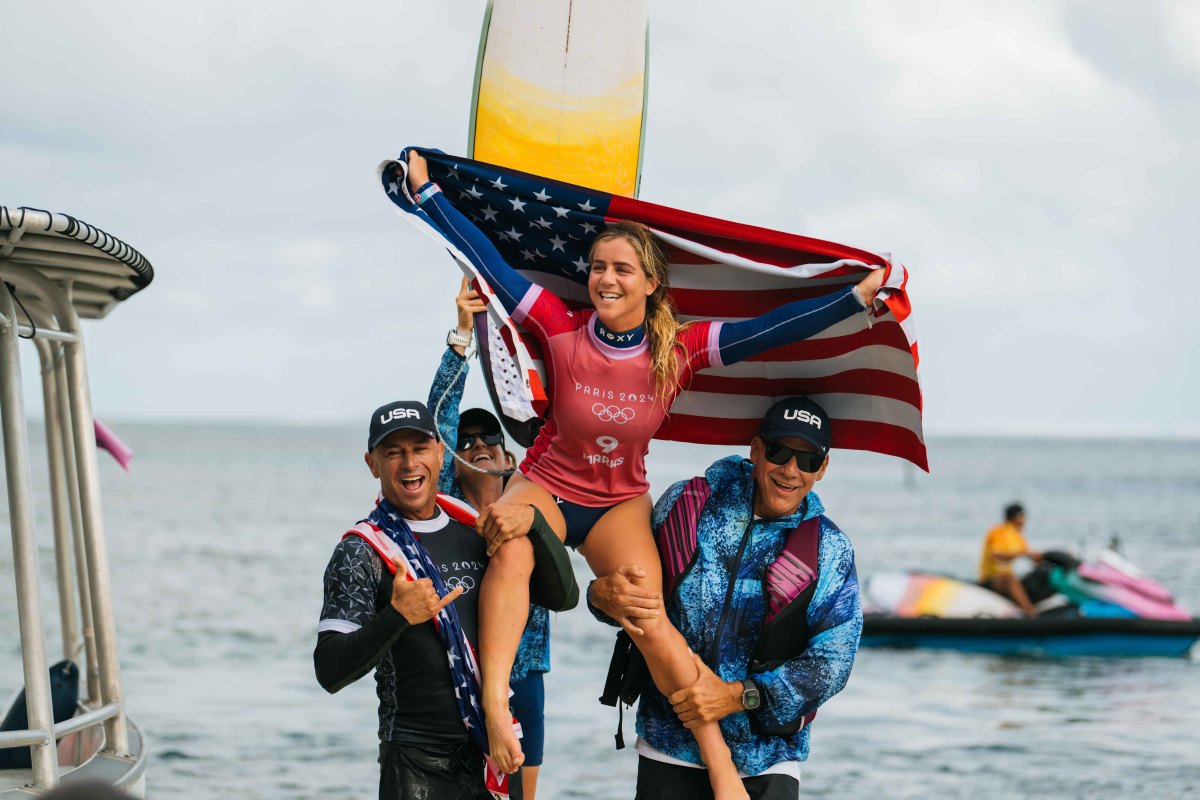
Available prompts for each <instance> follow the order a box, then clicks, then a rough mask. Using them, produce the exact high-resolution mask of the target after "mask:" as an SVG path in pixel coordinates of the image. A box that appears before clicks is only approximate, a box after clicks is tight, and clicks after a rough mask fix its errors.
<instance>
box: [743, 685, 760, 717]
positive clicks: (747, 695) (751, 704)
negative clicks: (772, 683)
mask: <svg viewBox="0 0 1200 800" xmlns="http://www.w3.org/2000/svg"><path fill="white" fill-rule="evenodd" d="M761 705H762V695H760V694H759V693H758V686H757V685H755V683H754V681H752V680H750V679H749V678H746V679H745V680H743V681H742V708H744V709H746V710H747V711H753V710H754V709H756V708H758V707H759V706H761Z"/></svg>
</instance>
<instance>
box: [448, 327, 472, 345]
mask: <svg viewBox="0 0 1200 800" xmlns="http://www.w3.org/2000/svg"><path fill="white" fill-rule="evenodd" d="M446 346H447V347H454V346H458V347H470V346H471V331H467V332H466V333H463V332H462V331H460V330H459V329H458V328H451V329H450V332H449V333H447V334H446Z"/></svg>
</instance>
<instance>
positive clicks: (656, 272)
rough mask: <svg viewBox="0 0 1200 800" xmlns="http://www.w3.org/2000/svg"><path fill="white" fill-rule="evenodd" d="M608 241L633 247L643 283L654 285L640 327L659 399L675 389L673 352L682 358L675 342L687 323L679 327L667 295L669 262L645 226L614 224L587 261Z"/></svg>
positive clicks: (676, 362)
mask: <svg viewBox="0 0 1200 800" xmlns="http://www.w3.org/2000/svg"><path fill="white" fill-rule="evenodd" d="M612 239H624V240H625V241H627V242H629V244H630V246H631V247H633V251H634V253H636V254H637V257H638V261H640V262H641V265H642V272H643V273H644V274H645V275H646V278H647V280H651V281H657V282H658V285H657V287H656V288H655V289H654V292H653V293H652V294H651V295H650V296H649V297H647V298H646V321H645V322H644V323H643V326H644V328H645V331H646V343H647V345H648V346H649V348H650V371H651V373H653V375H654V389H655V394H657V395H658V396H659V397H661V398H663V402H666V397H667V395H669V394H670V393H671V392H672V391H673V390H674V388H675V384H676V383H677V382H678V380H679V358H678V357H677V356H676V350H678V352H679V353H681V354H686V351H685V350H684V347H683V344H682V343H680V342H679V339H678V336H679V333H680V331H682V330H684V329H686V328H687V327H688V326H689V325H690V324H691V323H690V322H685V323H681V322H680V321H679V317H678V315H677V314H676V312H675V304H674V303H673V302H672V301H671V298H670V297H669V296H668V295H667V293H668V292H669V291H670V290H671V279H670V275H669V274H668V272H667V267H668V265H669V263H670V262H669V261H668V259H667V250H666V248H665V247H663V246H662V244H661V243H660V242H659V241H658V239H656V238H654V234H652V233H651V232H650V229H649V228H647V227H646V226H645V225H639V224H638V223H636V222H627V221H621V222H615V223H613V224H612V225H609V226H608V227H607V228H605V229H604V231H603V232H602V233H601V234H600V235H599V236H597V237H596V239H595V241H593V242H592V246H591V248H590V249H589V250H588V260H589V261H590V260H591V258H592V256H593V255H594V254H595V252H596V247H597V245H599V244H600V243H601V242H607V241H610V240H612Z"/></svg>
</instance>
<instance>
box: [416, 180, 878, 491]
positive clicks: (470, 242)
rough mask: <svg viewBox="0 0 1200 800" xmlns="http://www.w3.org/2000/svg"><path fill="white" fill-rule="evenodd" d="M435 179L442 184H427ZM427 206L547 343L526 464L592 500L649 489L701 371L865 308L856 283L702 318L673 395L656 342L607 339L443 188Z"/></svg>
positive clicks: (686, 335) (537, 476) (691, 333)
mask: <svg viewBox="0 0 1200 800" xmlns="http://www.w3.org/2000/svg"><path fill="white" fill-rule="evenodd" d="M430 186H436V185H435V184H426V185H425V186H423V187H421V191H422V192H424V191H425V189H426V188H427V187H430ZM421 207H422V209H424V210H425V211H426V212H427V213H428V214H429V215H430V217H432V218H434V219H435V220H436V221H437V222H438V223H439V227H440V228H441V230H442V231H443V233H444V234H445V236H446V238H447V239H449V240H450V241H451V242H453V243H454V245H455V246H456V247H457V248H458V249H459V251H460V252H462V253H463V255H465V256H466V257H467V258H468V259H469V260H470V261H471V263H472V264H473V265H474V266H475V268H476V269H478V270H479V272H480V273H481V274H482V275H483V276H484V278H485V279H486V280H487V282H488V285H489V286H490V287H491V289H492V291H493V292H494V293H495V295H496V297H497V299H499V300H500V302H501V303H502V304H503V305H504V307H505V309H506V310H507V311H508V313H509V314H510V315H511V316H512V318H513V320H514V321H515V322H517V323H518V324H520V325H523V326H524V327H525V328H526V329H527V330H529V331H531V332H532V333H533V334H534V335H535V336H537V337H538V339H540V340H541V342H542V347H543V350H544V355H545V363H546V371H547V375H548V378H549V384H550V395H551V396H550V406H549V408H548V410H547V412H546V424H545V425H544V426H543V427H542V429H541V431H540V432H539V433H538V436H537V439H536V440H535V441H534V443H533V446H532V447H530V448H529V450H528V451H527V452H526V454H525V459H524V460H523V461H522V462H521V465H520V471H521V473H522V474H524V475H525V476H527V477H528V478H530V479H531V480H533V481H534V482H535V483H537V484H539V485H540V486H542V487H543V488H545V489H546V490H547V491H549V492H550V493H552V494H554V495H557V496H558V497H561V498H563V499H564V500H567V501H569V502H572V503H577V504H579V505H583V506H593V507H595V506H603V505H613V504H616V503H620V502H622V501H624V500H628V499H630V498H633V497H637V496H638V495H641V494H645V493H646V492H647V491H649V488H650V484H649V482H648V481H647V480H646V453H647V452H648V451H649V449H650V439H651V438H652V437H653V436H654V434H655V432H656V431H657V430H658V428H659V426H660V425H661V424H662V422H663V420H664V419H665V418H666V414H667V409H669V408H670V407H671V403H672V402H673V401H674V399H675V395H677V394H678V393H679V391H680V387H682V386H687V384H688V382H689V381H690V380H691V377H692V375H693V374H694V373H696V372H698V371H700V370H703V369H707V368H709V367H721V366H726V365H729V364H735V363H737V362H739V361H743V360H745V359H747V358H750V357H751V356H754V355H757V354H758V353H761V352H763V351H765V350H770V349H771V348H774V347H778V346H780V345H784V344H788V343H790V342H795V341H799V340H802V339H806V338H808V337H809V336H812V335H814V334H816V333H819V332H820V331H823V330H825V329H826V328H828V327H829V326H831V325H834V324H836V323H838V322H840V321H842V320H844V319H846V318H848V317H850V316H852V315H854V314H856V313H858V312H861V311H863V309H864V306H863V304H862V302H861V301H860V300H859V297H858V294H857V293H856V292H855V291H854V289H853V287H847V288H845V289H843V290H842V291H839V292H837V293H835V294H831V295H828V296H825V297H819V298H814V299H809V300H797V301H795V302H792V303H787V304H785V305H782V306H780V307H779V308H776V309H774V310H772V311H770V312H768V313H766V314H764V315H762V316H760V317H754V318H752V319H747V320H743V321H741V322H717V321H712V320H703V321H698V322H694V323H692V324H691V325H688V326H687V327H686V328H685V329H684V330H682V331H681V332H680V333H679V334H678V337H677V338H678V341H679V343H680V344H681V345H682V346H683V352H682V353H680V354H679V359H680V364H679V367H680V368H679V377H678V380H677V381H676V384H675V386H674V387H673V389H672V391H671V393H670V395H669V396H668V397H662V398H660V397H657V396H656V390H655V386H654V376H653V373H652V371H651V356H650V350H649V345H648V343H647V342H646V341H644V340H643V341H641V342H640V343H639V344H637V345H635V346H633V347H619V346H614V345H610V344H607V343H605V342H604V341H602V340H601V339H600V338H599V336H597V334H596V329H595V323H594V322H593V320H594V317H595V314H596V312H595V310H594V309H588V310H585V311H572V310H571V309H569V308H568V307H567V306H566V304H565V303H563V302H562V300H560V299H559V298H557V297H555V296H554V295H553V294H552V293H550V292H548V291H546V290H545V289H543V288H542V287H540V286H537V285H535V284H533V283H531V282H530V281H529V280H528V279H527V278H525V277H524V276H523V275H521V274H520V273H518V272H517V271H516V270H515V269H513V268H512V267H511V266H510V265H509V264H508V263H507V262H505V261H504V259H503V257H501V255H500V253H499V251H498V250H496V247H495V246H494V245H493V244H492V243H491V242H490V241H489V240H488V239H487V237H486V236H484V235H483V233H482V232H480V231H479V229H478V228H476V227H475V226H474V225H473V224H472V223H471V222H470V220H468V219H467V218H466V217H464V216H463V215H462V213H460V212H459V211H458V210H457V209H456V208H454V206H453V204H452V203H451V202H450V201H449V200H448V199H447V198H446V197H445V195H443V194H442V193H441V192H440V191H434V192H433V193H432V194H431V195H427V196H426V197H425V198H424V199H423V200H422V202H421ZM597 322H598V321H597Z"/></svg>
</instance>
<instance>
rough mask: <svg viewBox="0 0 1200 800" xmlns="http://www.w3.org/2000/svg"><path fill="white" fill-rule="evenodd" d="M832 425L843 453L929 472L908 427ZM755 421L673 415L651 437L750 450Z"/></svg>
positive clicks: (922, 447) (835, 422)
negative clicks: (889, 459) (863, 453)
mask: <svg viewBox="0 0 1200 800" xmlns="http://www.w3.org/2000/svg"><path fill="white" fill-rule="evenodd" d="M830 424H831V425H832V426H833V446H834V447H835V448H841V449H846V450H869V451H871V452H875V453H882V454H883V455H888V456H897V457H898V458H904V459H907V460H909V461H911V462H912V463H913V464H915V465H916V466H918V467H920V468H921V469H923V470H925V471H926V472H928V471H929V460H928V458H927V456H926V453H925V444H924V443H923V442H922V441H921V440H920V439H919V438H917V435H916V434H915V433H913V432H912V431H910V430H909V429H908V428H903V427H901V426H899V425H890V424H888V423H886V422H866V421H863V420H857V419H837V418H836V417H834V418H833V419H831V420H830ZM758 425H759V420H757V419H717V418H713V417H696V416H691V415H688V414H672V415H671V416H670V417H668V418H667V421H666V422H664V423H663V425H662V427H661V428H659V429H658V432H657V433H655V434H654V438H656V439H663V440H666V441H676V442H696V443H697V444H719V445H732V446H735V447H749V445H750V440H751V439H753V438H754V436H755V435H756V434H757V433H758Z"/></svg>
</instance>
